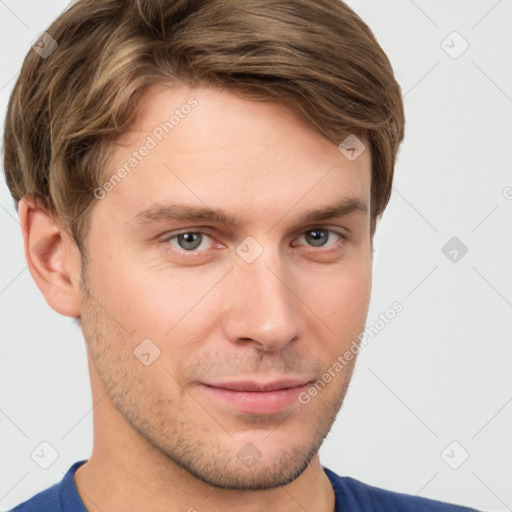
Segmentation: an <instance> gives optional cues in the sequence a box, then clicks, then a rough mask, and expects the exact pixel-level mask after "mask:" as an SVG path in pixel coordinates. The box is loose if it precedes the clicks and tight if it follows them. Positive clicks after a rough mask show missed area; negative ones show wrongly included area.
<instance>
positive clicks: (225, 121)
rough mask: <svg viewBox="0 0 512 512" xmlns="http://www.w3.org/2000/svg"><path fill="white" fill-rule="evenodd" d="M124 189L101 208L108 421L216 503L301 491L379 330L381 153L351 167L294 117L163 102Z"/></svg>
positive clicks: (98, 329) (211, 92)
mask: <svg viewBox="0 0 512 512" xmlns="http://www.w3.org/2000/svg"><path fill="white" fill-rule="evenodd" d="M190 98H194V99H190ZM187 102H188V103H187ZM185 105H188V107H185ZM175 111H177V113H176V115H175V117H174V118H173V119H171V121H170V122H169V118H170V116H171V115H172V114H173V112H175ZM166 122H167V123H168V124H167V125H166V124H165V123H166ZM161 123H162V124H161ZM171 126H172V128H171ZM340 142H341V141H340ZM144 146H145V147H146V148H147V150H143V149H141V148H142V147H144ZM130 159H132V160H130ZM123 166H124V169H125V172H124V173H123V172H122V171H118V170H119V169H121V168H123ZM127 169H129V172H127ZM116 173H117V174H116ZM114 174H116V175H117V178H114V179H111V180H110V182H109V183H110V185H109V184H105V186H104V187H102V189H101V191H99V190H98V191H97V193H96V195H97V196H98V197H100V199H98V200H97V201H96V204H95V205H94V208H93V210H92V213H91V219H90V220H91V224H90V231H89V233H88V235H87V239H86V249H87V253H88V265H87V268H86V275H85V281H84V283H83V292H84V293H83V295H82V305H81V325H82V329H83V333H84V337H85V339H86V343H87V349H88V353H89V356H90V361H91V364H93V365H94V368H95V375H96V377H95V378H97V379H98V382H97V383H96V384H97V386H101V387H102V389H104V390H108V392H107V391H105V392H106V393H108V394H107V396H106V397H105V400H106V403H107V407H111V409H112V413H113V414H115V415H118V413H119V414H120V417H121V418H122V422H123V424H124V425H125V427H126V428H127V429H130V431H132V432H135V433H136V435H137V436H140V438H141V439H144V440H145V441H149V442H150V443H151V445H152V446H153V447H155V448H156V449H157V450H158V452H159V453H160V454H162V455H164V456H165V457H166V460H169V461H172V462H173V463H176V464H177V465H178V466H180V467H181V468H185V469H186V470H187V471H188V472H189V473H191V474H192V475H194V476H196V477H197V478H199V479H200V480H202V481H204V482H207V483H209V484H211V485H214V486H217V487H222V488H231V489H246V490H247V489H263V488H272V487H276V486H280V485H285V484H287V483H289V482H291V481H292V480H293V479H294V478H296V477H297V476H298V475H299V474H300V473H301V472H302V471H304V469H305V468H306V467H307V465H308V463H309V462H310V460H311V458H312V457H313V456H314V455H315V454H316V453H317V451H318V448H319V447H320V445H321V442H322V440H323V439H324V437H325V436H326V434H327V433H328V431H329V429H330V427H331V425H332V423H333V421H334V419H335V416H336V413H337V412H338V410H339V408H340V406H341V403H342V401H343V398H344V395H345V392H346V388H347V386H348V383H349V381H350V377H351V374H352V371H353V366H354V363H355V360H356V358H355V357H354V358H352V359H351V360H350V361H348V362H346V364H343V365H341V364H339V366H338V365H336V364H335V363H336V361H339V359H338V357H339V356H343V354H344V353H345V351H347V350H348V349H349V348H350V347H351V344H352V347H353V346H354V345H353V343H352V342H353V341H354V340H356V341H357V336H358V335H359V334H360V333H361V332H362V331H363V329H364V323H365V320H366V315H367V309H368V303H369V299H370V289H371V264H372V249H371V238H370V155H369V151H363V153H362V154H361V155H360V156H359V157H358V158H357V159H355V160H352V159H349V158H347V156H346V155H345V154H343V153H342V152H340V150H339V149H338V147H337V146H336V145H335V144H333V143H331V142H329V141H327V140H326V139H324V138H323V137H321V136H320V135H319V134H318V133H317V132H316V131H314V130H313V129H312V128H310V127H309V126H307V125H305V124H303V122H302V121H301V120H300V119H299V118H298V117H297V116H296V115H295V114H294V113H292V112H291V111H290V110H288V109H287V108H286V107H284V106H282V105H278V104H275V103H270V102H254V101H250V100H246V99H242V98H239V97H238V96H235V95H234V94H232V93H229V92H225V91H221V90H219V89H215V88H185V87H181V86H180V87H174V88H164V87H159V88H157V87H154V88H152V89H150V90H149V91H148V92H147V93H146V95H145V97H144V100H143V101H142V102H141V104H140V108H139V110H138V117H137V119H136V121H135V123H134V125H133V129H132V130H130V132H129V133H127V134H126V135H125V136H124V137H123V140H122V141H119V143H118V144H116V145H114V146H113V149H112V153H111V158H110V162H109V165H108V169H107V172H106V178H105V182H106V181H107V180H108V179H109V178H111V176H112V175H114ZM118 178H119V179H118ZM340 205H341V206H343V208H341V209H338V210H337V212H332V211H331V212H327V209H330V208H331V207H333V206H340ZM365 207H366V208H365ZM315 212H316V215H314V213H315ZM340 366H342V368H341V369H340ZM329 370H330V372H329ZM326 372H329V374H330V378H327V377H326V376H325V375H326ZM318 381H320V382H321V384H318ZM314 383H317V384H316V386H315V385H314ZM313 389H315V390H316V391H313ZM101 428H102V429H108V428H109V424H106V423H105V424H104V425H101ZM110 428H112V427H110ZM119 435H123V434H122V431H121V432H120V433H119Z"/></svg>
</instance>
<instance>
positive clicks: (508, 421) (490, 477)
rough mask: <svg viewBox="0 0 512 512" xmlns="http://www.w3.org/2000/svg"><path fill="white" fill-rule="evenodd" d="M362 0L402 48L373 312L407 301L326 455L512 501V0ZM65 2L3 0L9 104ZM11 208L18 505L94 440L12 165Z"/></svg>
mask: <svg viewBox="0 0 512 512" xmlns="http://www.w3.org/2000/svg"><path fill="white" fill-rule="evenodd" d="M349 4H350V5H351V6H352V7H353V8H354V9H355V10H356V12H358V14H360V15H361V17H362V18H363V19H364V20H365V21H366V22H367V23H368V25H369V26H370V27H371V28H372V30H373V31H374V33H375V34H376V36H377V38H378V40H379V42H380V43H381V45H382V46H383V48H384V50H385V51H386V52H387V54H388V55H389V57H390V60H391V62H392V64H393V67H394V69H395V72H396V76H397V78H398V81H399V82H400V84H401V86H402V89H403V93H404V97H405V100H404V101H405V107H406V117H407V127H406V138H405V141H404V144H403V146H402V149H401V152H400V155H399V160H398V164H397V167H396V178H395V184H394V192H393V196H392V199H391V202H390V205H389V207H388V209H387V211H386V213H385V214H384V217H383V220H382V222H381V224H380V226H379V227H378V229H377V235H376V257H375V266H374V283H373V295H372V301H371V306H370V311H369V315H368V325H372V324H373V323H374V322H375V321H376V319H378V316H379V314H380V313H383V312H385V311H386V310H387V309H388V308H389V307H390V306H391V304H392V303H393V302H395V301H400V302H401V303H402V304H403V307H404V310H403V311H402V312H401V313H400V314H398V315H397V316H396V318H395V319H394V320H393V321H391V322H390V323H389V324H388V325H386V327H385V328H384V329H382V330H380V332H379V333H378V335H377V336H375V337H374V338H372V339H370V341H369V343H368V344H367V346H366V347H365V348H364V349H363V350H362V351H361V354H360V358H359V361H358V364H357V367H356V371H355V374H354V377H353V381H352V385H351V388H350V390H349V393H348V395H347V398H346V400H345V403H344V405H343V407H342V411H341V413H340V414H339V416H338V419H337V421H336V423H335V425H334V427H333V429H332V431H331V433H330V435H329V437H328V439H327V441H326V442H325V444H324V446H323V447H322V450H321V460H322V463H323V464H324V465H325V466H327V467H329V468H331V469H333V470H334V471H336V472H338V473H340V474H343V475H350V476H353V477H355V478H358V479H360V480H363V481H365V482H367V483H370V484H373V485H376V486H379V487H384V488H388V489H393V490H397V491H401V492H406V493H410V494H418V495H422V496H426V497H430V498H436V499H439V500H443V501H451V502H455V503H459V504H466V505H469V506H472V507H474V508H478V509H481V510H489V511H498V510H502V511H504V510H511V507H512V485H511V482H512V439H511V435H510V433H511V432H512V372H511V371H510V362H511V356H512V344H511V343H510V342H511V340H512V314H511V313H512V265H511V255H512V229H511V224H512V222H511V221H512V200H511V198H512V172H511V169H512V152H511V146H512V122H511V121H512V66H511V65H510V55H511V54H512V32H511V31H510V26H511V24H512V1H511V0H501V1H496V0H478V1H477V0H471V1H470V0H449V1H441V0H437V1H432V0H431V1H427V0H415V1H412V0H388V1H386V2H382V1H381V0H352V1H350V2H349ZM66 5H67V1H63V0H38V1H28V0H16V1H14V0H0V51H1V60H0V112H1V119H2V121H3V118H4V115H5V109H6V105H7V101H8V97H9V95H10V92H11V89H12V87H13V85H14V82H15V79H16V77H17V74H18V71H19V68H20V65H21V62H22V60H23V58H24V56H25V54H26V53H27V51H28V50H29V48H30V46H31V44H32V43H33V42H34V40H35V39H36V38H37V37H38V35H39V34H40V33H41V32H43V31H44V30H45V28H46V27H47V26H48V25H49V24H50V22H51V21H52V20H53V19H54V18H55V17H56V16H57V15H58V14H59V13H60V12H61V11H62V10H63V9H64V8H65V7H66ZM454 32H457V33H456V34H454ZM466 46H467V49H465V48H466ZM0 222H1V248H2V250H1V254H2V260H1V261H2V264H1V265H0V308H1V311H0V314H1V330H0V333H1V351H0V354H1V355H0V378H1V381H0V390H1V395H0V429H1V438H0V461H1V462H0V509H1V510H8V509H10V508H11V507H13V506H14V505H16V504H17V503H19V502H21V501H23V500H25V499H27V498H29V497H30V496H32V495H33V494H34V493H35V492H37V491H39V490H42V489H44V488H46V487H47V486H49V485H50V484H52V483H54V482H57V481H59V480H60V479H61V478H62V476H63V474H64V473H65V472H66V471H67V469H68V468H69V466H70V465H71V464H72V463H73V462H75V461H77V460H80V459H86V458H88V457H89V455H90V453H91V448H92V402H91V395H90V389H89V380H88V373H87V365H86V357H85V348H84V343H83V339H82V336H81V332H80V331H79V329H78V328H77V327H76V326H75V324H74V323H73V322H72V320H71V319H69V318H65V317H61V316H59V315H58V314H57V313H55V312H54V311H53V310H51V309H50V308H49V307H48V306H47V304H46V302H45V301H44V299H43V297H42V295H41V293H40V292H39V290H38V289H37V287H36V286H35V284H34V282H33V280H32V278H31V276H30V273H29V271H28V269H27V267H26V263H25V259H24V255H23V249H22V238H21V233H20V228H19V225H18V222H17V214H16V212H15V209H14V206H13V202H12V200H11V197H10V195H9V192H8V190H7V187H6V186H5V183H4V182H3V180H2V184H1V185H0ZM453 237H456V238H457V240H455V241H452V242H451V243H452V244H455V245H453V246H451V245H449V246H448V247H447V248H446V249H445V250H444V252H443V247H444V246H445V244H446V243H447V242H448V241H449V240H451V239H452V238H453ZM462 244H464V246H465V247H466V248H467V253H465V254H463V252H464V251H463V246H462ZM453 251H456V252H453ZM445 253H446V255H445ZM455 258H456V261H453V259H455ZM44 441H46V442H48V443H50V444H51V445H52V446H53V447H54V448H55V450H56V451H57V452H58V458H57V460H56V461H55V462H54V463H53V464H52V465H51V466H50V467H49V468H48V469H42V468H40V467H39V466H38V465H37V464H36V463H35V462H34V460H33V459H32V458H31V453H32V452H33V451H34V449H36V448H37V447H38V446H39V445H40V443H41V442H44ZM466 457H467V458H466ZM464 459H466V460H464ZM455 468H456V469H455Z"/></svg>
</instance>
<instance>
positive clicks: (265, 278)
mask: <svg viewBox="0 0 512 512" xmlns="http://www.w3.org/2000/svg"><path fill="white" fill-rule="evenodd" d="M248 244H249V246H246V247H244V246H243V242H242V244H240V246H239V248H237V253H238V255H237V257H236V259H235V268H234V269H233V272H232V276H231V278H232V290H231V292H232V293H231V298H230V299H229V300H230V304H229V312H228V314H227V318H226V322H225V329H226V335H227V336H228V338H229V339H230V340H231V341H233V342H238V343H239V342H241V341H248V340H252V341H254V342H256V343H257V344H258V345H259V346H260V348H262V349H264V350H276V349H278V348H280V347H283V346H284V345H286V344H287V343H289V342H290V341H292V340H293V339H295V338H296V336H297V335H298V320H299V316H298V313H299V312H298V311H297V307H298V301H297V298H296V297H295V296H294V294H293V292H292V291H291V290H290V288H292V289H293V283H292V282H291V273H290V272H289V271H288V270H289V269H288V268H287V262H286V260H285V259H284V258H283V257H282V255H281V254H280V251H279V248H278V247H275V248H272V247H271V246H270V243H266V244H265V247H263V246H262V245H261V244H259V248H258V247H257V246H256V245H255V243H254V241H248ZM250 244H252V246H251V245H250ZM244 249H246V251H245V252H244ZM248 254H249V255H250V257H247V255H248Z"/></svg>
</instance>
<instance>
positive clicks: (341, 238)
mask: <svg viewBox="0 0 512 512" xmlns="http://www.w3.org/2000/svg"><path fill="white" fill-rule="evenodd" d="M312 231H323V232H325V233H328V234H329V235H336V236H338V237H339V240H338V241H337V242H334V243H332V244H331V245H328V246H326V247H325V248H324V246H318V247H315V246H313V245H310V246H308V247H310V248H312V249H315V248H317V249H324V251H323V252H327V251H329V250H333V249H335V248H336V247H337V246H338V245H339V243H340V242H346V241H347V240H348V239H349V237H348V236H347V235H345V234H343V233H341V232H339V231H336V230H334V229H330V228H325V227H321V226H318V227H313V228H310V229H307V230H306V231H303V232H302V233H301V234H300V235H299V237H298V238H300V237H301V236H303V235H305V234H306V233H311V232H312ZM185 234H201V235H203V236H206V237H208V238H211V239H212V240H213V237H212V236H211V234H210V233H209V232H208V231H205V230H203V229H200V228H199V229H196V230H190V229H189V230H183V231H180V232H178V233H174V234H173V235H170V236H166V237H165V238H164V239H163V240H162V243H164V244H167V245H171V244H170V241H171V240H174V239H177V238H178V237H179V236H180V235H185ZM328 241H329V240H328ZM292 247H296V246H295V245H293V246H292ZM172 248H173V250H175V251H176V252H178V253H180V254H187V255H197V256H199V255H201V254H202V253H204V252H206V251H208V249H203V250H199V251H198V250H196V249H192V250H189V251H187V250H185V249H181V248H179V247H175V246H172Z"/></svg>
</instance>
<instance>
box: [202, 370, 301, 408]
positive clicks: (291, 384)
mask: <svg viewBox="0 0 512 512" xmlns="http://www.w3.org/2000/svg"><path fill="white" fill-rule="evenodd" d="M310 383H311V381H310V380H309V379H281V380H274V381H271V382H257V381H232V382H218V383H201V388H202V389H203V391H204V392H205V393H206V394H207V395H208V396H209V397H210V399H214V400H215V401H216V402H220V403H222V404H224V405H227V406H228V407H230V408H235V409H237V410H239V411H240V412H246V413H251V414H274V413H278V412H282V411H284V410H287V409H289V408H290V407H291V406H293V405H298V397H299V395H300V393H302V392H303V391H305V390H306V389H307V388H308V386H309V385H310Z"/></svg>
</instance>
